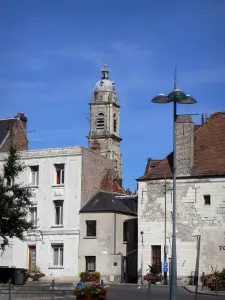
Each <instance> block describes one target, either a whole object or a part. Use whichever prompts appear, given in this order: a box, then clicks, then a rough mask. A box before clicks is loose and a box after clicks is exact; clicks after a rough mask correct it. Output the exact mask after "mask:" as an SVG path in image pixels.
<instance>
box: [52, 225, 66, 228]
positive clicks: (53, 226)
mask: <svg viewBox="0 0 225 300" xmlns="http://www.w3.org/2000/svg"><path fill="white" fill-rule="evenodd" d="M63 227H64V226H63V225H52V226H51V228H63Z"/></svg>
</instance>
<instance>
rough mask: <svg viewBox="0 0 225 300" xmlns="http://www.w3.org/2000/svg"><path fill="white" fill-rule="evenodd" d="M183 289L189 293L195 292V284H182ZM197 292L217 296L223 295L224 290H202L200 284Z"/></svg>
mask: <svg viewBox="0 0 225 300" xmlns="http://www.w3.org/2000/svg"><path fill="white" fill-rule="evenodd" d="M184 289H185V290H187V291H188V292H190V293H195V285H186V286H184ZM198 294H203V295H210V296H217V297H225V291H218V292H216V291H210V290H208V289H207V288H205V289H204V290H203V291H202V286H199V287H198Z"/></svg>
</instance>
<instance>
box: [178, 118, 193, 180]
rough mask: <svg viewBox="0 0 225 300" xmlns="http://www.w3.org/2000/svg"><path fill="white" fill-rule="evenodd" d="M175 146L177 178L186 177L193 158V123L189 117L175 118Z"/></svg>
mask: <svg viewBox="0 0 225 300" xmlns="http://www.w3.org/2000/svg"><path fill="white" fill-rule="evenodd" d="M176 146H177V149H176V150H177V153H176V155H177V158H176V167H177V176H188V175H190V174H191V168H192V166H193V158H194V123H193V121H192V118H191V117H190V116H178V117H177V123H176Z"/></svg>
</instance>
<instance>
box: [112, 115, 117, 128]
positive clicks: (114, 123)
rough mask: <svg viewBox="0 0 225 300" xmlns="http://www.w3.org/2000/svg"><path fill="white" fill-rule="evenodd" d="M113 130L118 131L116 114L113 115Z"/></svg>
mask: <svg viewBox="0 0 225 300" xmlns="http://www.w3.org/2000/svg"><path fill="white" fill-rule="evenodd" d="M113 130H114V132H116V131H117V121H116V114H114V115H113Z"/></svg>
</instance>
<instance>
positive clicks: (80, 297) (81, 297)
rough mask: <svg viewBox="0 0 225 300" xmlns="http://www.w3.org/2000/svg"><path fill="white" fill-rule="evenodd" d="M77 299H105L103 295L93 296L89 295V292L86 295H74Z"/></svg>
mask: <svg viewBox="0 0 225 300" xmlns="http://www.w3.org/2000/svg"><path fill="white" fill-rule="evenodd" d="M76 299H77V300H98V299H99V300H104V299H106V297H105V296H99V295H97V296H94V295H90V294H87V295H83V296H77V297H76Z"/></svg>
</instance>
